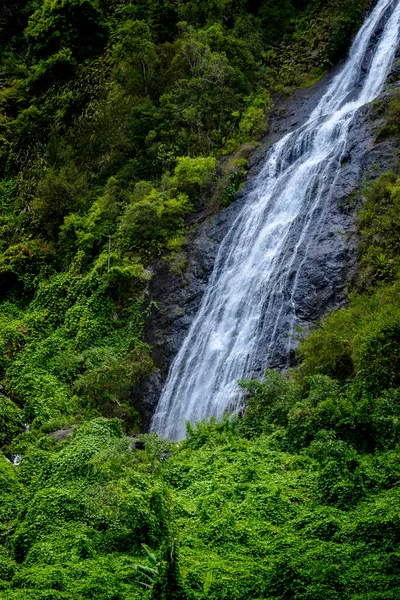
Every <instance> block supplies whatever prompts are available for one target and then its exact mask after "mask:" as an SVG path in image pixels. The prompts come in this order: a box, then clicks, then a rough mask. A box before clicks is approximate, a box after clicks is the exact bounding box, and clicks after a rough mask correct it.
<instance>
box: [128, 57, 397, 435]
mask: <svg viewBox="0 0 400 600" xmlns="http://www.w3.org/2000/svg"><path fill="white" fill-rule="evenodd" d="M399 56H400V53H398V56H397V58H396V61H395V64H394V66H393V68H392V71H391V73H390V75H389V77H388V81H387V85H386V87H385V90H384V91H383V93H382V94H381V96H380V97H379V98H378V99H377V100H376V101H375V102H374V103H373V104H372V105H368V106H365V107H363V108H362V109H360V110H359V111H358V113H357V115H356V118H355V119H354V121H353V123H352V125H351V131H350V135H349V139H348V144H347V148H346V151H345V154H344V159H343V162H342V168H341V170H340V171H339V172H338V174H337V178H336V180H335V183H334V190H333V193H332V194H331V197H330V198H329V199H328V205H327V206H326V215H325V217H324V224H323V226H322V227H321V229H320V231H319V234H318V236H317V237H316V239H314V240H313V241H312V245H311V249H310V253H309V256H308V259H307V261H306V263H305V264H304V265H302V266H301V269H300V272H299V285H298V288H297V293H296V297H295V298H294V301H295V305H296V314H297V317H298V322H299V324H300V326H301V327H302V329H304V330H305V331H307V330H308V329H309V328H310V327H311V326H312V325H313V323H314V322H315V321H316V320H318V319H320V318H321V317H322V316H323V315H324V314H326V313H327V312H329V311H330V310H335V309H337V308H339V307H341V306H344V305H346V302H347V285H348V283H349V281H351V280H352V278H353V276H354V274H355V272H356V268H357V265H356V252H355V247H356V241H357V236H356V231H355V212H356V209H357V206H359V204H360V201H361V200H362V187H363V185H365V183H366V181H368V180H373V179H375V178H376V177H378V176H379V175H380V174H382V173H384V172H386V171H388V170H390V169H393V168H394V167H395V165H396V164H397V162H398V150H397V148H396V144H395V143H393V140H391V139H383V140H379V141H377V140H376V136H377V132H378V131H379V128H380V127H381V126H382V122H383V120H384V113H385V106H386V105H387V102H388V99H389V98H390V95H391V93H392V90H393V89H395V88H396V87H398V86H400V81H399V79H400V60H399ZM337 70H338V69H335V70H333V71H332V72H331V73H330V74H328V75H327V76H326V77H324V78H323V79H322V80H321V81H320V82H318V83H317V84H315V85H314V86H312V87H310V88H307V89H303V90H299V91H298V92H297V93H296V94H295V95H294V97H293V98H291V99H289V100H282V99H277V100H276V103H275V109H274V113H273V115H272V117H271V121H270V129H269V133H268V135H267V136H266V137H265V138H264V139H263V140H262V143H261V144H260V146H259V147H258V148H257V150H256V151H255V152H254V153H253V155H252V156H251V157H250V160H249V167H250V168H249V171H248V173H247V177H246V182H245V185H244V187H243V189H242V190H241V192H239V193H238V194H237V197H236V199H235V201H234V202H233V203H232V204H231V205H230V206H229V207H228V208H226V209H224V210H222V211H221V212H220V213H218V214H217V215H213V216H209V215H207V214H206V213H205V212H201V211H200V212H198V213H197V214H196V215H195V216H194V217H193V220H192V223H193V225H194V226H195V227H193V233H192V234H191V235H190V236H189V239H188V245H187V247H186V249H185V255H186V269H185V272H184V273H183V274H182V275H177V274H175V273H174V272H172V271H171V270H170V268H169V266H168V263H167V262H165V261H159V262H158V263H156V264H155V265H154V268H153V270H154V275H153V278H152V280H151V282H150V284H149V287H148V297H149V299H151V300H153V301H155V302H156V304H157V309H154V310H153V311H152V314H151V316H150V319H149V321H148V323H147V328H146V334H145V335H146V341H147V342H148V343H149V344H150V345H151V346H152V348H153V360H154V363H155V365H156V370H155V371H154V372H153V373H152V375H151V376H150V377H149V378H148V379H147V380H146V381H145V382H144V383H142V384H141V385H140V386H139V387H137V388H135V389H134V390H133V398H132V401H133V404H134V406H135V407H137V408H138V409H139V410H140V412H141V413H142V416H143V421H144V427H147V426H148V424H149V421H150V418H151V415H152V412H153V411H154V408H155V406H156V404H157V401H158V399H159V396H160V393H161V390H162V388H163V385H164V383H165V380H166V377H167V374H168V369H169V367H170V364H171V362H172V360H173V358H174V356H175V355H176V353H177V352H178V350H179V348H180V346H181V344H182V343H183V341H184V339H185V337H186V334H187V332H188V329H189V327H190V325H191V323H192V321H193V319H194V317H195V315H196V313H197V310H198V308H199V305H200V302H201V299H202V296H203V294H204V292H205V290H206V287H207V283H208V279H209V276H210V274H211V272H212V269H213V265H214V261H215V258H216V255H217V252H218V248H219V245H220V243H221V241H222V239H223V238H224V236H225V235H226V234H227V232H228V230H229V229H230V227H231V226H232V224H233V222H234V220H235V218H236V216H237V215H238V213H239V211H240V210H241V208H242V206H243V204H244V203H245V202H246V198H247V196H248V192H249V191H250V190H251V186H252V185H253V178H254V175H255V174H256V173H257V172H258V170H259V169H260V167H261V165H262V164H263V161H264V159H265V156H266V153H267V152H268V149H269V148H270V146H271V145H272V144H273V143H275V142H276V141H278V140H279V139H280V138H281V137H283V136H284V135H285V134H286V133H288V132H290V131H292V130H294V129H295V128H297V127H299V126H300V125H301V124H302V123H304V122H305V121H306V119H307V118H308V116H309V115H310V113H311V111H312V110H313V108H314V107H315V104H316V103H317V102H318V100H319V99H320V98H321V96H322V95H323V94H324V93H325V91H326V88H327V86H328V85H329V83H330V82H331V80H332V78H333V77H334V76H335V75H336V72H337ZM298 226H301V225H300V223H299V224H298ZM299 260H300V259H299ZM298 269H299V264H294V265H293V272H292V273H291V276H292V277H294V276H295V275H296V274H297V271H298ZM287 343H288V324H287V322H286V321H285V317H283V318H282V320H281V322H280V323H279V332H278V342H277V344H276V346H275V350H274V353H273V356H272V360H271V361H270V362H269V364H268V365H267V364H266V359H265V356H263V353H262V348H263V344H262V343H261V351H260V354H259V359H258V363H257V365H256V366H255V369H254V376H255V377H259V376H261V375H262V373H263V371H264V370H265V368H266V367H267V366H268V367H277V368H284V367H285V365H287ZM295 345H296V342H295V341H292V343H291V346H292V351H291V357H290V362H291V364H294V363H295V356H294V348H295Z"/></svg>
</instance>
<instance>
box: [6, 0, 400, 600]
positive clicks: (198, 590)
mask: <svg viewBox="0 0 400 600" xmlns="http://www.w3.org/2000/svg"><path fill="white" fill-rule="evenodd" d="M369 4H370V3H369V2H367V1H366V0H329V1H328V2H323V1H322V0H309V1H307V0H298V1H295V0H282V2H280V3H277V2H276V1H272V0H264V1H263V0H260V1H259V2H256V1H250V0H249V1H246V0H215V1H214V0H213V1H208V0H204V1H203V0H193V1H182V2H175V1H174V0H163V1H162V2H154V1H153V0H140V1H138V2H129V1H128V0H125V1H122V2H121V1H117V0H115V1H113V0H104V1H101V0H99V1H97V0H32V1H28V2H26V1H25V0H16V1H14V2H12V3H9V4H8V6H4V7H3V8H1V9H0V28H1V29H0V32H1V37H0V53H1V66H0V140H1V144H0V205H1V215H0V228H1V239H0V384H1V386H2V387H1V389H0V445H1V447H2V452H1V454H0V598H1V600H3V599H4V600H11V599H15V600H17V599H18V600H25V599H28V598H32V599H37V600H39V599H40V600H44V599H49V600H50V599H54V600H59V599H60V600H61V599H70V600H79V599H86V598H96V599H104V600H117V599H120V600H128V599H129V600H134V599H135V598H138V599H139V598H152V599H154V600H156V599H157V600H158V599H160V600H161V599H165V600H169V599H171V600H172V599H174V598H175V599H177V600H178V599H179V600H183V599H184V598H187V599H191V598H193V599H195V598H196V599H199V600H200V599H203V598H210V599H211V598H212V599H215V600H222V599H232V600H233V599H236V600H242V599H243V598H251V599H253V600H256V599H261V598H266V599H271V600H272V599H282V600H283V599H289V598H291V599H295V600H319V599H320V600H347V599H348V600H361V599H362V600H366V599H368V600H383V599H387V600H395V599H397V598H398V597H399V595H400V583H399V578H398V569H399V546H398V543H399V533H400V521H399V515H400V512H399V507H400V498H399V487H398V485H399V464H400V463H399V459H400V454H399V443H400V391H399V385H400V368H399V366H400V365H399V363H400V302H399V300H400V287H399V285H400V284H399V275H400V270H399V269H400V259H399V256H400V253H399V250H400V248H399V243H400V242H399V240H400V235H399V232H400V223H399V206H398V204H399V198H400V172H399V171H398V169H397V161H398V154H399V132H400V97H399V91H398V90H399V87H398V76H397V74H396V69H394V70H393V71H392V79H391V81H390V84H389V85H388V86H386V89H385V93H384V94H382V95H381V96H380V98H379V99H378V100H376V101H375V102H374V103H373V105H372V106H371V107H369V108H368V113H366V115H367V116H366V117H365V118H366V120H368V122H369V123H370V127H371V128H372V129H371V130H372V131H373V135H374V140H373V144H374V146H375V147H378V148H379V147H381V148H384V152H388V153H389V154H390V156H391V161H392V163H391V164H393V165H394V168H393V170H391V171H387V172H385V171H384V170H383V169H382V168H380V169H379V168H378V169H375V171H374V172H373V173H372V172H368V173H367V172H366V173H365V176H364V179H363V182H362V184H361V185H360V186H359V188H358V189H357V190H356V191H354V193H352V194H351V196H349V197H348V199H347V204H346V210H348V211H351V213H352V214H353V215H355V217H354V219H355V222H356V228H355V230H354V232H353V234H354V239H355V240H356V243H357V251H356V254H357V256H356V262H357V268H356V270H355V272H354V273H353V278H352V281H350V282H349V283H348V285H349V299H348V305H347V307H346V308H341V309H340V310H337V311H335V312H331V313H329V314H328V315H327V316H325V317H324V319H323V320H322V321H321V322H320V323H319V325H318V327H315V328H314V329H313V331H312V332H311V334H310V335H308V336H306V335H305V332H299V334H298V335H299V336H300V338H301V343H300V346H299V350H298V353H297V367H296V369H293V370H290V371H288V372H284V373H282V372H279V371H274V370H269V371H267V372H266V375H265V378H264V379H263V380H262V381H243V382H241V385H242V387H243V388H244V389H245V390H247V392H248V402H247V408H246V410H245V412H244V414H243V415H241V416H233V417H228V416H226V417H225V418H224V420H223V421H222V422H216V421H215V420H211V421H210V422H209V423H206V422H203V423H200V424H198V425H197V426H193V427H192V426H188V430H187V438H186V440H185V441H183V442H180V443H173V442H169V441H167V440H162V439H160V438H159V437H158V436H157V435H155V434H151V435H148V434H146V433H143V430H144V428H145V426H146V422H145V421H144V420H143V415H141V412H142V407H140V406H138V405H137V404H136V405H135V407H134V406H133V404H132V389H133V388H134V387H135V386H138V385H140V384H141V383H142V382H143V380H145V379H146V378H148V376H149V375H150V374H151V373H152V371H153V370H154V368H155V366H154V362H153V357H152V348H151V346H150V345H149V343H148V339H149V337H150V338H151V335H150V336H149V335H147V341H145V339H144V328H145V324H146V322H147V323H148V320H147V319H148V316H149V314H150V313H151V312H152V311H155V310H157V307H156V306H155V305H154V303H153V302H152V298H151V297H150V298H149V296H148V290H149V289H151V287H150V288H149V281H150V280H151V278H152V275H153V270H154V265H155V264H158V265H159V264H161V263H162V264H165V265H166V268H167V269H169V270H170V272H171V273H172V274H175V275H176V274H178V275H180V274H182V273H184V272H185V270H186V269H188V268H189V267H188V265H187V263H186V258H187V253H186V245H187V244H188V241H189V240H190V239H191V236H192V233H193V215H195V214H196V213H198V212H199V211H201V212H202V213H203V214H207V215H214V214H217V213H219V212H220V211H221V210H223V209H224V208H225V207H227V206H229V205H230V204H231V203H232V202H234V200H235V197H236V194H237V192H238V191H240V189H241V188H242V186H243V182H244V179H245V176H246V172H247V171H248V169H249V166H250V163H251V160H252V159H251V157H252V156H253V153H254V151H255V150H256V148H257V147H259V144H260V140H261V139H262V138H263V136H264V135H265V134H266V133H267V131H268V127H269V119H270V117H271V115H272V113H273V110H274V102H276V101H277V99H279V98H282V97H288V96H290V95H292V94H293V93H294V91H295V90H297V89H299V88H306V87H308V86H310V85H312V84H313V83H315V82H317V81H318V80H320V79H321V77H323V75H324V74H325V73H326V72H327V71H329V69H331V68H332V67H333V66H334V65H336V64H337V63H339V62H340V61H341V60H342V59H344V57H345V56H346V52H347V50H348V47H349V44H350V41H351V39H352V37H353V36H354V34H355V33H356V31H357V30H358V28H359V26H360V24H361V22H362V18H363V15H364V14H365V10H366V9H367V7H368V5H369ZM278 101H279V100H278ZM249 158H250V163H249ZM382 164H383V163H382ZM344 167H345V165H343V168H344ZM171 277H174V275H171ZM325 312H326V311H325ZM144 412H145V411H144ZM17 455H18V459H17V460H15V457H16V456H17ZM20 455H21V456H22V458H21V456H20ZM13 460H14V464H12V462H10V461H13Z"/></svg>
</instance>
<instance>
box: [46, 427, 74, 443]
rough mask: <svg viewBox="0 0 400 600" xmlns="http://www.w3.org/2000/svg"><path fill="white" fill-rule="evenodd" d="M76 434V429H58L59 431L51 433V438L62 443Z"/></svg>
mask: <svg viewBox="0 0 400 600" xmlns="http://www.w3.org/2000/svg"><path fill="white" fill-rule="evenodd" d="M73 432H74V428H73V427H70V428H69V429H58V430H57V431H52V432H51V433H49V437H51V438H53V439H54V440H56V442H62V441H63V440H66V439H68V438H70V437H71V435H72V434H73Z"/></svg>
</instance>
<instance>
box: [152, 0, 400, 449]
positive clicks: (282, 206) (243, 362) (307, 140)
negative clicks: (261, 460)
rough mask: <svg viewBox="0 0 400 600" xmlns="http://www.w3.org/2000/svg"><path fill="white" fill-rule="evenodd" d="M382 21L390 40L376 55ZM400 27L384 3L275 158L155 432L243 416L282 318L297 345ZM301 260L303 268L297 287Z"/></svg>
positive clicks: (232, 242)
mask: <svg viewBox="0 0 400 600" xmlns="http://www.w3.org/2000/svg"><path fill="white" fill-rule="evenodd" d="M382 19H385V21H384V23H385V25H384V29H383V32H382V33H381V35H380V37H379V39H378V40H377V41H376V44H375V46H374V47H373V48H372V50H371V45H372V42H373V41H374V33H375V32H376V29H377V27H378V25H379V24H381V23H382ZM399 28H400V1H399V0H379V1H378V3H377V4H376V6H375V8H374V10H373V11H372V12H371V14H370V15H369V17H368V18H367V20H366V21H365V23H364V25H363V26H362V28H361V29H360V31H359V33H358V35H357V37H356V39H355V40H354V42H353V45H352V48H351V50H350V54H349V57H348V59H347V61H346V63H345V64H344V66H343V68H342V69H341V71H340V73H339V74H338V75H337V76H336V77H335V79H334V80H333V81H332V83H331V85H330V86H329V89H328V91H327V92H326V94H325V96H324V97H323V98H322V99H321V100H320V102H319V104H318V105H317V107H316V108H315V110H314V111H313V113H312V114H311V116H310V118H309V119H308V121H307V123H306V124H305V125H303V126H302V127H300V128H299V129H298V130H296V131H295V132H293V133H291V134H289V135H287V136H286V137H284V138H283V139H282V140H280V141H279V142H278V143H277V144H275V146H273V147H272V149H271V150H270V152H269V153H268V156H267V158H266V162H265V165H264V167H263V168H262V170H261V171H260V173H259V174H258V176H257V178H256V180H255V185H254V187H253V189H252V191H251V192H250V194H249V196H248V198H247V199H246V204H245V206H244V207H243V209H242V211H241V212H240V214H239V216H238V217H237V218H236V220H235V222H234V223H233V225H232V227H231V229H230V231H229V232H228V234H227V236H226V237H225V239H224V240H223V242H222V244H221V247H220V249H219V252H218V256H217V259H216V262H215V266H214V270H213V273H212V276H211V279H210V282H209V284H208V288H207V291H206V293H205V295H204V298H203V300H202V303H201V306H200V308H199V311H198V314H197V316H196V318H195V320H194V322H193V324H192V326H191V328H190V331H189V333H188V336H187V338H186V340H185V342H184V344H183V345H182V348H181V349H180V351H179V353H178V355H177V356H176V358H175V360H174V362H173V364H172V366H171V369H170V372H169V375H168V379H167V382H166V384H165V387H164V390H163V393H162V395H161V398H160V400H159V403H158V406H157V409H156V412H155V415H154V417H153V421H152V426H151V429H152V431H156V432H158V433H159V434H160V435H162V436H164V437H168V438H170V439H175V440H179V439H182V438H184V437H185V431H186V425H185V423H186V421H187V420H189V421H191V422H192V423H193V422H195V421H200V420H202V419H204V418H209V417H210V416H212V415H214V416H215V417H217V418H221V417H222V416H223V414H224V413H225V412H226V411H235V410H238V409H239V408H240V405H241V402H242V399H241V395H240V390H239V388H238V385H237V380H238V379H241V378H245V377H249V376H251V374H252V368H253V367H254V363H255V360H256V356H257V352H258V343H259V340H260V339H263V340H265V339H267V340H268V341H269V342H268V343H269V348H268V349H267V355H268V354H271V353H272V351H273V348H274V344H275V342H276V332H277V325H278V324H279V322H280V319H281V318H282V317H283V315H285V318H286V319H287V320H288V339H289V334H290V333H291V331H292V330H293V326H294V324H295V322H296V314H295V305H294V294H295V290H296V286H297V283H298V276H299V272H300V269H301V267H302V265H303V264H304V263H305V261H306V260H307V254H308V251H309V249H310V247H311V244H312V243H313V241H315V235H316V232H317V231H318V228H319V227H321V226H322V225H323V221H324V207H325V206H326V205H327V199H328V198H329V194H330V190H331V189H332V186H333V184H334V182H335V178H336V176H337V174H338V173H339V170H340V167H341V160H342V157H343V153H344V150H345V147H346V141H347V137H348V132H349V127H350V124H351V121H352V119H353V117H354V115H355V112H356V111H357V110H358V109H359V108H360V107H361V106H363V105H364V104H366V103H368V102H371V101H372V100H373V99H374V98H376V97H377V95H378V94H379V93H380V91H381V90H382V88H383V85H384V83H385V79H386V77H387V75H388V72H389V70H390V67H391V65H392V62H393V59H394V55H395V51H396V47H397V44H398V38H399ZM369 53H370V54H371V56H369ZM363 63H367V67H366V68H365V67H364V69H363V68H362V65H363ZM293 235H295V244H294V247H293ZM289 237H290V238H291V242H290V244H289ZM299 257H300V259H301V262H300V268H298V270H297V275H296V276H295V277H294V279H293V280H291V281H289V273H290V271H291V270H292V269H293V264H294V263H295V260H296V259H297V262H298V260H299ZM288 289H289V294H288V293H287V290H288ZM284 292H285V293H284ZM287 315H289V317H287ZM288 345H289V346H290V344H288ZM264 353H265V349H264Z"/></svg>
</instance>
